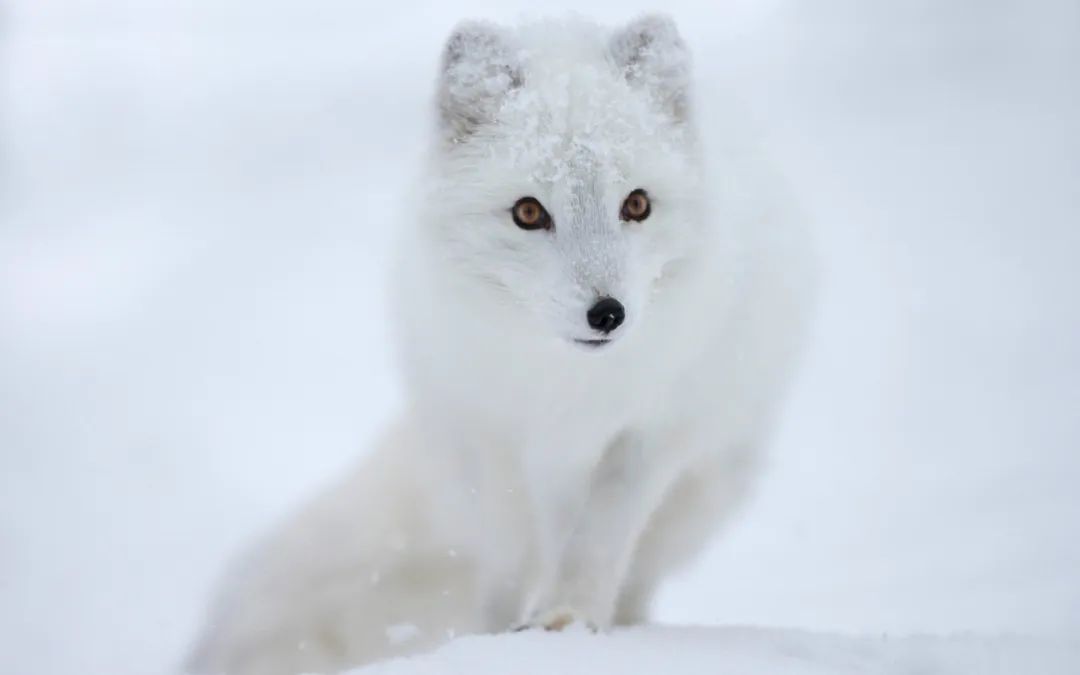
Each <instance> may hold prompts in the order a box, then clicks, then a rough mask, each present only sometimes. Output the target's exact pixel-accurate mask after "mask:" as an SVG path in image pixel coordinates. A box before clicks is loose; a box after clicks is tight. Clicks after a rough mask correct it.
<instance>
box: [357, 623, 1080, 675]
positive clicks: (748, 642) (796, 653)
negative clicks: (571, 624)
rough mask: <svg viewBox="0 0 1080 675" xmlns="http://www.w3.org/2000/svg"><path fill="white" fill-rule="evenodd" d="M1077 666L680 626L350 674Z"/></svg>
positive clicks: (472, 652) (1053, 671)
mask: <svg viewBox="0 0 1080 675" xmlns="http://www.w3.org/2000/svg"><path fill="white" fill-rule="evenodd" d="M507 664H513V666H512V669H510V670H509V671H508V668H507ZM1077 664H1080V646H1078V645H1075V644H1074V645H1071V646H1070V645H1065V644H1062V643H1054V642H1048V641H1045V640H1039V641H1036V640H1031V639H1024V638H1002V637H998V638H994V639H988V638H983V637H973V636H953V637H928V636H919V637H908V638H902V639H896V638H890V637H888V636H876V637H862V638H853V637H838V636H834V635H825V634H817V633H811V632H806V631H796V630H776V629H768V630H767V629H761V628H682V627H680V628H648V629H633V630H627V631H621V632H619V633H615V634H612V635H589V634H588V633H584V632H578V633H570V634H550V633H530V634H516V635H506V636H499V637H490V636H485V637H468V638H462V639H460V640H457V641H455V642H453V643H451V644H450V645H449V646H447V647H444V648H443V649H441V650H440V651H438V652H437V653H434V654H429V655H424V656H419V657H414V658H411V659H399V660H396V661H392V662H388V663H385V664H376V665H374V666H369V667H367V668H361V669H359V670H354V671H350V672H349V673H348V674H347V675H503V674H504V673H506V672H513V673H514V674H515V675H598V674H600V673H619V675H639V674H640V675H656V673H677V674H678V675H717V674H718V673H733V674H737V675H912V674H914V673H918V674H919V675H1018V674H1020V673H1038V674H1039V675H1075V673H1076V669H1077Z"/></svg>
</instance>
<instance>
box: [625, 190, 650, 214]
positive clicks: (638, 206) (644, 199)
mask: <svg viewBox="0 0 1080 675" xmlns="http://www.w3.org/2000/svg"><path fill="white" fill-rule="evenodd" d="M651 211H652V207H651V206H650V205H649V195H648V194H647V193H646V192H645V191H644V190H640V189H639V190H634V191H633V192H631V193H630V194H629V195H627V197H626V200H625V201H624V202H623V203H622V212H621V213H620V214H619V217H620V218H622V219H623V220H636V221H642V220H645V219H646V218H648V217H649V213H650V212H651Z"/></svg>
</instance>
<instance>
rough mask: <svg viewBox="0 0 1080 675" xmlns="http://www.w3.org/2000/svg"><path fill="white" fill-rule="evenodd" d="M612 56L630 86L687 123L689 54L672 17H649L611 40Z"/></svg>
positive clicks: (641, 19)
mask: <svg viewBox="0 0 1080 675" xmlns="http://www.w3.org/2000/svg"><path fill="white" fill-rule="evenodd" d="M610 50H611V56H612V59H613V60H614V62H615V65H616V66H617V67H618V68H620V69H621V70H622V72H623V74H624V76H625V77H626V81H627V82H629V83H630V85H631V86H634V87H637V88H639V89H641V90H643V91H645V92H647V93H648V94H649V96H650V97H651V98H652V99H653V101H654V103H655V104H656V105H657V106H658V107H659V108H660V109H661V110H664V111H666V112H668V113H670V114H671V115H672V116H673V117H674V118H675V120H676V121H680V122H681V121H684V120H685V119H686V117H687V114H688V113H689V100H688V99H689V88H690V52H689V51H688V50H687V48H686V44H685V43H683V40H682V37H680V36H679V31H678V29H677V28H676V27H675V22H674V21H673V20H672V19H671V17H669V16H665V15H661V14H648V15H645V16H643V17H641V18H639V19H636V20H634V21H632V22H631V23H630V24H629V25H627V26H626V27H625V28H623V29H622V30H619V31H616V32H615V34H614V35H613V36H612V37H611V44H610Z"/></svg>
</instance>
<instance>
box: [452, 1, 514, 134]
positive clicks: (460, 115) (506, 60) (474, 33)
mask: <svg viewBox="0 0 1080 675" xmlns="http://www.w3.org/2000/svg"><path fill="white" fill-rule="evenodd" d="M521 84H522V68H521V64H520V62H519V60H518V55H517V54H516V53H515V50H514V49H512V48H511V47H510V39H509V35H508V33H507V31H506V30H504V29H503V28H501V27H499V26H496V25H494V24H491V23H486V22H481V21H469V22H465V23H462V24H460V25H458V27H457V28H455V29H454V32H453V33H451V35H450V39H449V40H447V42H446V48H445V49H444V50H443V60H442V75H441V77H440V80H439V114H440V117H441V123H442V127H443V129H444V131H445V133H446V134H447V136H448V137H449V138H450V139H451V140H454V141H461V140H464V139H465V138H466V137H467V136H469V135H471V134H472V133H473V132H474V131H475V130H476V129H477V128H478V127H480V126H482V125H484V124H488V123H490V122H492V121H493V120H494V119H495V116H496V114H497V113H498V112H499V108H500V107H501V106H502V104H503V101H504V100H505V99H506V97H507V95H509V94H510V92H511V91H513V90H514V89H517V88H519V87H521Z"/></svg>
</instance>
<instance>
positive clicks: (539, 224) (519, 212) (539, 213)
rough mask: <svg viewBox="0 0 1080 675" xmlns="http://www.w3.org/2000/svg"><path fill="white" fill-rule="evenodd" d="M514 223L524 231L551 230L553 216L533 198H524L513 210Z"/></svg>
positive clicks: (517, 202)
mask: <svg viewBox="0 0 1080 675" xmlns="http://www.w3.org/2000/svg"><path fill="white" fill-rule="evenodd" d="M511 213H512V214H513V216H514V223H516V224H517V226H518V227H520V228H521V229H523V230H547V229H551V216H549V215H548V212H547V211H546V210H545V209H544V207H543V206H541V205H540V202H538V201H536V199H534V198H533V197H522V198H521V199H519V200H517V201H516V202H514V208H513V209H511Z"/></svg>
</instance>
